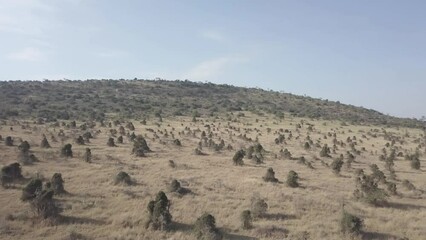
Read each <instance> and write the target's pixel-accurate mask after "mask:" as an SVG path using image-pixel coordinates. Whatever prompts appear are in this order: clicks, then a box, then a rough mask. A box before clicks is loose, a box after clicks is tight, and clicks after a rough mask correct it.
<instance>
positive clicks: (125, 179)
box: [115, 171, 132, 185]
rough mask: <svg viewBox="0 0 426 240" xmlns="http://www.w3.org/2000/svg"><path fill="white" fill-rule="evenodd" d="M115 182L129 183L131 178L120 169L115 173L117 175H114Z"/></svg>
mask: <svg viewBox="0 0 426 240" xmlns="http://www.w3.org/2000/svg"><path fill="white" fill-rule="evenodd" d="M115 184H125V185H131V184H132V179H131V178H130V175H129V174H127V173H126V172H123V171H121V172H119V173H118V174H117V176H115Z"/></svg>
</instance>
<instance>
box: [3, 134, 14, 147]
mask: <svg viewBox="0 0 426 240" xmlns="http://www.w3.org/2000/svg"><path fill="white" fill-rule="evenodd" d="M4 144H5V145H6V146H13V139H12V137H11V136H7V137H6V138H5V139H4Z"/></svg>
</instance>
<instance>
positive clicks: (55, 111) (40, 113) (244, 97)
mask: <svg viewBox="0 0 426 240" xmlns="http://www.w3.org/2000/svg"><path fill="white" fill-rule="evenodd" d="M0 101H1V102H2V104H1V105H0V118H9V117H18V118H28V117H33V118H44V119H46V120H47V121H54V120H56V119H62V120H68V119H81V120H87V119H96V120H100V119H104V118H105V117H106V116H113V117H121V118H135V119H142V118H147V117H149V116H157V117H159V116H193V115H195V116H215V115H217V114H219V113H224V112H231V111H250V112H253V113H255V114H257V115H260V116H261V115H262V114H265V113H267V114H274V115H275V116H277V117H279V118H284V117H285V116H289V115H291V116H294V117H307V118H312V119H324V120H336V119H337V120H341V121H345V122H349V123H351V124H375V125H389V126H404V127H421V126H423V123H422V122H421V121H419V120H416V119H407V118H397V117H392V116H388V115H385V114H382V113H380V112H378V111H375V110H371V109H366V108H362V107H355V106H352V105H347V104H341V103H340V102H333V101H328V100H321V99H315V98H311V97H305V96H298V95H294V94H291V93H281V92H275V91H266V90H262V89H258V88H243V87H236V86H231V85H218V84H213V83H196V82H190V81H179V80H177V81H165V80H136V79H135V80H87V81H70V80H59V81H43V82H40V81H9V82H0Z"/></svg>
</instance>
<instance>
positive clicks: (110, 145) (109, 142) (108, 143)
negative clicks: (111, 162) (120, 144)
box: [107, 137, 116, 147]
mask: <svg viewBox="0 0 426 240" xmlns="http://www.w3.org/2000/svg"><path fill="white" fill-rule="evenodd" d="M107 146H108V147H115V146H116V145H115V142H114V138H112V137H110V138H108V142H107Z"/></svg>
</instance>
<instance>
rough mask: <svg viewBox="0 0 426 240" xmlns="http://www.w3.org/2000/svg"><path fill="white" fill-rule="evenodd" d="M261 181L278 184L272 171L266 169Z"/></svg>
mask: <svg viewBox="0 0 426 240" xmlns="http://www.w3.org/2000/svg"><path fill="white" fill-rule="evenodd" d="M263 180H264V181H265V182H278V179H277V178H275V172H274V169H272V168H268V170H267V171H266V174H265V176H264V177H263Z"/></svg>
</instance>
